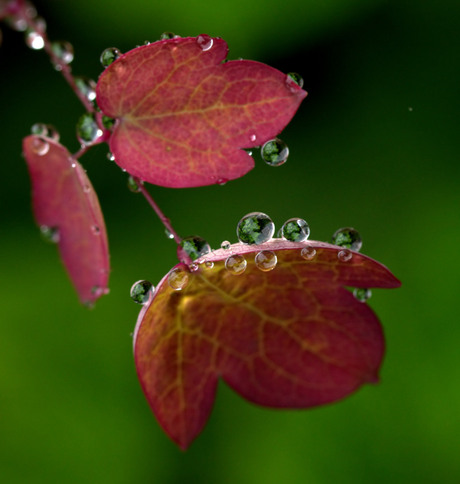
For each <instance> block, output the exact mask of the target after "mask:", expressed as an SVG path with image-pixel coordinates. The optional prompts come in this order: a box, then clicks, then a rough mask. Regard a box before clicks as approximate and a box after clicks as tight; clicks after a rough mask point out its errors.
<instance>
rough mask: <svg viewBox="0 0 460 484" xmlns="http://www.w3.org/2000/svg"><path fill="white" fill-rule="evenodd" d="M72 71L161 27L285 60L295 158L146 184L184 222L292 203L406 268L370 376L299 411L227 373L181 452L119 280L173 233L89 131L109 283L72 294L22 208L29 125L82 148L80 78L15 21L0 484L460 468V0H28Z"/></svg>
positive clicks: (380, 303) (148, 266)
mask: <svg viewBox="0 0 460 484" xmlns="http://www.w3.org/2000/svg"><path fill="white" fill-rule="evenodd" d="M37 7H38V9H39V12H40V13H41V14H42V15H43V16H45V17H46V19H47V21H48V32H49V35H50V38H51V39H54V40H58V39H66V40H69V41H70V42H72V43H73V45H74V47H75V52H76V57H75V61H74V63H73V69H74V73H75V74H84V75H88V76H92V77H94V78H97V76H98V74H99V73H100V71H101V67H100V65H99V54H100V52H101V51H102V50H103V49H104V48H106V47H108V46H117V47H118V48H120V49H121V50H122V51H127V50H129V49H131V48H133V47H134V46H135V45H136V44H141V43H143V42H144V41H145V40H156V39H157V38H158V37H159V35H160V34H161V32H163V31H166V30H169V31H173V32H175V33H177V34H180V35H182V36H188V35H197V34H200V33H203V32H204V33H209V34H211V35H214V36H221V37H223V38H224V39H225V40H226V41H227V42H228V44H229V46H230V54H229V58H232V59H235V58H239V57H243V58H250V59H255V60H259V61H262V62H266V63H268V64H270V65H273V66H274V67H277V68H279V69H280V70H282V71H284V72H289V71H297V72H299V73H301V74H302V75H303V77H304V79H305V88H306V89H307V90H308V91H309V96H308V97H307V99H306V101H305V102H304V103H303V105H302V106H301V107H300V110H299V112H298V114H297V115H296V116H295V118H294V120H293V122H292V123H291V125H290V126H289V127H288V128H286V130H285V131H284V132H283V134H282V138H283V139H284V140H285V141H286V142H287V143H288V145H289V147H290V150H291V155H290V159H289V160H288V162H287V163H286V165H284V166H282V167H280V168H271V167H268V166H266V165H264V163H263V162H262V161H261V160H260V159H258V156H256V157H255V158H256V168H255V169H254V170H253V171H252V172H251V173H250V174H248V175H247V176H246V177H244V178H242V179H240V180H237V181H234V182H231V183H228V184H227V185H226V186H223V187H221V186H215V187H205V188H196V189H184V190H172V189H163V188H158V187H151V193H152V194H153V196H154V197H155V198H156V200H157V202H158V203H159V204H160V205H161V207H163V209H164V211H165V212H166V214H167V215H168V216H169V217H170V218H171V219H172V221H173V222H174V224H175V226H176V229H177V230H178V231H179V233H181V234H182V235H184V236H185V235H190V234H199V235H201V236H202V237H205V238H206V239H208V241H209V242H210V243H211V245H212V246H214V247H216V246H218V245H220V242H221V241H222V240H224V239H229V240H231V241H235V227H236V223H237V222H238V220H239V218H240V217H241V216H242V215H244V214H246V213H247V212H251V211H257V210H260V211H263V212H266V213H268V214H269V215H270V216H271V217H272V218H273V220H274V221H275V223H276V224H277V225H278V226H280V224H282V223H283V222H284V220H286V219H288V218H290V217H294V216H299V217H303V218H305V219H306V220H307V221H308V222H309V224H310V226H311V229H312V236H311V237H312V238H313V239H317V240H326V241H328V240H329V239H330V235H331V234H332V233H333V232H334V231H335V230H336V229H337V228H338V227H343V226H347V225H351V226H354V227H356V228H357V229H358V230H359V231H360V232H361V234H362V236H363V240H364V246H363V252H364V253H366V254H368V255H370V256H372V257H374V258H376V259H378V260H380V261H382V262H383V263H384V264H386V265H387V266H388V267H389V268H390V269H391V270H392V271H393V272H394V273H395V275H397V276H398V277H399V278H400V279H401V280H402V282H403V286H402V288H401V289H398V290H394V291H379V290H375V291H374V294H373V297H372V299H371V300H370V305H371V306H372V307H373V308H374V309H375V311H376V312H377V314H378V315H379V317H380V319H381V321H382V324H383V326H384V328H385V333H386V338H387V344H388V350H387V354H386V358H385V362H384V365H383V369H382V383H381V384H380V385H377V386H367V387H365V388H363V389H362V390H360V391H359V392H357V393H356V394H354V395H352V396H351V397H349V398H348V399H346V400H344V401H343V402H340V403H337V404H333V405H329V406H326V407H322V408H317V409H314V410H306V411H274V410H270V409H264V408H259V407H255V406H253V405H251V404H249V403H247V402H245V401H244V400H242V399H241V398H240V397H239V396H237V395H235V394H234V393H233V392H231V391H230V390H229V389H228V388H226V387H225V386H224V385H220V387H219V392H218V397H217V400H216V404H215V408H214V411H213V414H212V416H211V419H210V421H209V423H208V425H207V427H206V428H205V430H204V432H203V433H202V434H201V436H200V437H199V438H198V439H197V440H196V441H195V442H194V443H193V444H192V446H191V448H190V449H189V450H188V451H187V452H186V453H182V452H181V451H179V450H178V449H177V448H176V447H175V446H174V444H172V443H171V442H170V441H169V440H168V438H167V437H166V436H165V435H164V434H163V432H162V431H161V429H160V428H159V426H158V425H157V423H156V421H155V419H154V417H153V415H152V414H151V412H150V409H149V408H148V406H147V404H146V401H145V400H144V397H143V394H142V392H141V390H140V386H139V384H138V382H137V378H136V374H135V370H134V365H133V359H132V349H131V332H132V331H133V328H134V324H135V321H136V317H137V313H138V309H139V308H138V306H136V305H135V304H134V303H132V302H131V300H130V298H129V295H128V293H129V288H130V286H131V284H132V283H133V282H134V281H136V280H138V279H143V278H145V279H149V280H151V281H152V282H154V283H156V282H158V281H159V279H160V278H161V277H162V275H163V274H164V273H166V272H167V271H168V270H169V268H170V267H171V266H172V265H173V264H174V263H175V248H174V244H173V243H171V241H169V240H167V239H166V237H165V236H164V231H163V229H162V226H161V225H160V223H159V222H158V220H157V219H156V218H155V216H154V214H153V212H152V211H151V210H150V208H149V207H148V205H147V204H146V203H145V201H144V200H143V199H142V197H140V196H138V195H134V194H132V193H130V192H129V191H128V190H127V189H126V175H125V174H124V173H122V172H121V171H120V170H119V169H118V168H117V167H116V166H115V165H114V164H113V163H111V162H109V161H108V160H107V158H106V151H107V150H106V147H102V146H99V147H97V148H95V149H94V150H93V151H92V152H91V153H89V154H88V155H86V156H85V157H84V158H83V159H82V163H83V164H84V166H85V168H86V169H87V170H88V174H89V176H90V178H91V180H92V181H93V183H94V185H95V187H96V189H97V191H98V193H99V197H100V200H101V204H102V207H103V210H104V213H105V216H106V222H107V227H108V231H109V238H110V242H111V261H112V273H111V292H110V295H109V296H107V297H104V298H103V299H102V300H100V302H98V304H97V305H96V307H95V308H94V309H93V310H90V311H88V310H87V309H85V308H83V307H81V306H80V305H79V304H78V302H77V298H76V296H75V294H74V291H73V289H72V287H71V285H70V283H69V281H68V279H67V276H66V275H65V273H64V270H63V268H62V266H61V264H60V262H59V260H58V257H57V254H56V250H55V247H53V246H50V245H47V244H45V243H44V242H42V241H41V240H40V237H39V235H38V230H37V228H36V227H35V224H34V222H33V218H32V215H31V210H30V193H29V192H30V183H29V180H28V175H27V170H26V166H25V163H24V161H23V159H22V158H21V156H20V152H21V138H22V137H23V136H24V135H26V134H27V133H28V132H29V129H30V126H31V125H32V124H33V123H35V122H46V123H51V124H53V125H55V126H56V127H57V128H58V130H59V131H60V133H61V140H62V141H63V143H64V144H66V145H67V146H68V147H69V149H70V150H71V151H76V150H77V147H78V145H77V142H76V139H75V134H74V129H75V128H74V126H75V123H76V120H77V118H78V117H79V116H80V115H81V114H82V113H83V110H82V108H81V107H80V105H79V103H78V101H77V100H76V98H75V96H73V94H72V92H71V91H70V90H69V88H68V87H67V85H66V84H65V83H64V81H63V80H62V79H61V78H60V75H59V74H58V73H57V72H55V71H54V70H53V69H52V67H51V66H50V65H49V61H48V59H47V58H46V56H45V54H44V53H43V52H32V51H30V50H28V49H27V48H26V47H25V45H24V43H23V42H22V35H21V34H19V33H16V32H12V31H7V30H6V29H3V31H4V35H3V37H4V39H3V45H2V46H1V48H0V103H1V121H0V123H1V129H0V144H1V147H2V150H1V155H0V157H1V168H0V169H1V173H2V179H3V185H2V191H1V194H0V197H1V223H0V227H1V229H0V230H1V237H0V261H1V277H0V285H1V288H0V294H1V296H0V297H1V305H0V330H1V338H0V480H1V482H4V483H15V484H16V483H50V482H60V483H61V482H62V483H81V482H91V483H93V482H94V483H106V482H107V483H109V482H110V483H150V482H155V483H165V484H169V483H187V482H199V483H206V484H207V483H222V484H226V483H236V482H237V483H239V484H249V483H256V484H257V483H261V484H262V483H263V484H272V483H273V484H275V483H276V484H278V483H287V484H300V483H302V484H303V483H314V484H329V483H332V482H334V483H335V482H337V483H368V482H372V483H388V482H391V483H431V482H432V483H458V482H460V458H459V455H460V437H459V435H460V416H459V410H460V358H459V354H460V352H459V337H460V324H459V323H460V318H459V311H458V309H457V307H458V303H457V301H458V291H459V289H460V284H459V279H460V276H459V274H460V263H459V253H460V249H459V242H460V224H459V222H460V218H459V212H460V210H459V209H460V203H459V202H460V195H459V163H458V162H459V135H458V130H459V107H460V106H459V104H460V102H459V95H460V92H459V91H460V89H459V81H458V78H459V77H460V62H459V52H460V49H459V37H458V25H459V18H460V3H459V2H458V1H453V0H450V1H449V0H439V1H437V2H431V1H423V0H419V1H404V0H403V1H399V0H389V1H368V0H327V1H326V0H284V1H282V2H281V1H279V0H278V1H274V0H252V1H251V2H249V1H247V0H245V1H243V0H233V1H228V2H216V1H209V0H202V1H201V2H190V1H185V0H176V1H174V2H150V1H142V0H131V1H130V2H123V3H121V2H120V3H118V2H117V3H116V5H114V2H112V1H109V0H100V1H99V2H94V1H92V0H79V1H78V2H61V1H58V0H50V1H42V2H40V3H37Z"/></svg>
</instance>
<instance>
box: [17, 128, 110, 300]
mask: <svg viewBox="0 0 460 484" xmlns="http://www.w3.org/2000/svg"><path fill="white" fill-rule="evenodd" d="M43 143H47V144H48V146H49V148H48V150H47V152H46V153H44V154H41V155H40V154H39V152H37V151H38V150H37V147H39V146H41V145H42V144H43ZM23 152H24V156H25V159H26V161H27V165H28V168H29V173H30V177H31V180H32V204H33V210H34V215H35V219H36V221H37V223H38V225H39V226H41V227H48V228H49V229H51V230H56V236H57V239H58V240H57V242H58V245H59V251H60V255H61V259H62V261H63V263H64V266H65V268H66V269H67V272H68V274H69V276H70V279H71V280H72V282H73V284H74V286H75V289H76V291H77V293H78V297H79V298H80V301H81V302H82V303H84V304H93V303H94V302H95V301H96V299H98V298H99V297H100V296H102V295H103V294H106V293H107V292H108V289H107V283H108V275H109V254H108V242H107V233H106V228H105V223H104V219H103V216H102V212H101V208H100V206H99V201H98V198H97V195H96V193H95V191H94V189H93V187H92V185H91V182H90V181H89V179H88V177H87V176H86V173H85V170H84V169H83V168H82V166H81V165H80V164H79V163H78V162H77V161H76V160H75V159H73V158H72V157H71V155H70V153H69V152H68V151H67V149H66V148H65V147H64V146H62V145H60V144H59V143H56V142H54V141H52V140H51V139H48V138H40V137H38V136H34V135H31V136H27V137H26V138H24V140H23Z"/></svg>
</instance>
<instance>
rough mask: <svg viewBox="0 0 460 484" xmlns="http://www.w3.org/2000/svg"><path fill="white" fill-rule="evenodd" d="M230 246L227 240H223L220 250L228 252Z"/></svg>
mask: <svg viewBox="0 0 460 484" xmlns="http://www.w3.org/2000/svg"><path fill="white" fill-rule="evenodd" d="M231 245H232V244H230V242H229V241H228V240H224V241H223V242H222V243H221V244H220V247H221V249H224V250H228V249H230V246H231Z"/></svg>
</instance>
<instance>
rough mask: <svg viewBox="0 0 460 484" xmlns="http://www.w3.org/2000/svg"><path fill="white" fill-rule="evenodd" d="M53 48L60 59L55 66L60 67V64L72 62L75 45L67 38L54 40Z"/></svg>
mask: <svg viewBox="0 0 460 484" xmlns="http://www.w3.org/2000/svg"><path fill="white" fill-rule="evenodd" d="M51 50H52V51H53V53H54V55H55V56H56V57H57V60H58V62H57V64H56V65H55V67H58V65H60V64H70V63H71V62H72V61H73V46H72V44H71V43H70V42H67V41H65V40H58V41H55V42H52V43H51ZM59 70H60V69H59Z"/></svg>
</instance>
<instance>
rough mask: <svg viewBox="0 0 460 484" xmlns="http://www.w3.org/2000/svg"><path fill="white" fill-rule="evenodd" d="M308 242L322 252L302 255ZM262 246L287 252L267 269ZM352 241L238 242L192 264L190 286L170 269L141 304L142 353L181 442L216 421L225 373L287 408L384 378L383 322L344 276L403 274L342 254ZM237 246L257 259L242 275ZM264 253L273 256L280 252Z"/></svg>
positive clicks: (154, 392)
mask: <svg viewBox="0 0 460 484" xmlns="http://www.w3.org/2000/svg"><path fill="white" fill-rule="evenodd" d="M305 247H307V248H313V249H315V250H316V255H315V257H314V258H313V259H312V260H305V259H304V258H303V257H302V256H301V249H302V248H305ZM262 250H264V251H267V250H268V251H272V252H273V253H275V254H276V256H277V259H278V262H277V265H276V267H275V268H274V269H273V270H271V271H269V272H262V271H261V270H260V269H259V268H258V267H257V266H256V264H255V262H254V260H255V255H256V254H257V253H259V252H260V251H262ZM342 250H343V249H342V248H340V247H337V246H333V245H330V244H325V243H321V242H314V241H310V242H307V243H294V242H286V241H281V240H279V239H274V240H272V241H270V242H267V243H265V244H263V245H258V246H254V245H242V244H235V245H233V246H232V248H231V249H230V250H224V249H219V250H217V251H215V252H212V253H211V254H208V255H206V256H205V257H203V258H202V259H199V260H197V261H195V262H196V263H198V264H199V269H198V270H197V271H195V272H188V273H187V275H188V277H189V283H188V285H186V287H185V288H184V289H182V290H179V291H178V290H173V289H172V288H171V287H170V285H169V284H168V277H165V278H163V280H162V281H161V282H160V283H159V285H158V287H157V289H156V292H155V295H154V296H153V298H152V299H151V300H150V301H149V303H148V304H147V305H146V306H144V308H143V309H142V311H141V313H140V315H139V319H138V323H137V327H136V331H135V336H134V353H135V361H136V367H137V372H138V376H139V379H140V381H141V385H142V388H143V390H144V393H145V395H146V397H147V399H148V401H149V404H150V406H151V408H152V410H153V412H154V413H155V415H156V417H157V419H158V421H159V423H160V425H161V426H162V427H163V429H164V430H165V432H166V433H167V434H168V435H169V436H170V437H171V439H172V440H173V441H174V442H176V443H177V444H178V445H179V446H180V447H181V448H183V449H185V448H186V447H187V446H188V445H189V444H190V442H191V441H192V440H193V439H194V438H195V437H196V436H197V434H198V433H199V432H200V431H201V430H202V428H203V426H204V424H205V423H206V420H207V418H208V416H209V413H210V411H211V407H212V405H213V401H214V398H215V392H216V387H217V381H218V378H219V377H221V378H222V379H223V380H224V381H225V382H226V383H227V384H228V385H230V386H231V387H232V388H233V389H234V390H235V391H237V392H238V393H239V394H241V395H242V396H243V397H245V398H246V399H248V400H250V401H252V402H254V403H257V404H260V405H266V406H270V407H283V408H305V407H311V406H315V405H321V404H324V403H328V402H332V401H335V400H338V399H340V398H343V397H345V396H346V395H348V394H349V393H351V392H353V391H355V390H356V389H357V388H358V387H360V386H361V385H362V384H364V383H368V382H371V383H372V382H376V381H377V379H378V371H379V367H380V364H381V361H382V357H383V353H384V340H383V335H382V328H381V326H380V323H379V321H378V319H377V318H376V316H375V315H374V313H373V312H372V310H371V309H370V308H369V307H368V306H367V304H365V303H363V302H360V301H358V300H357V299H356V298H355V297H354V296H353V294H352V293H351V292H350V291H349V290H347V289H345V288H344V286H353V287H364V288H369V287H385V288H390V287H398V286H399V285H400V283H399V281H398V280H397V279H396V278H395V277H394V276H393V275H392V274H391V272H390V271H389V270H388V269H387V268H386V267H384V266H382V265H381V264H379V263H378V262H376V261H374V260H373V259H370V258H369V257H366V256H364V255H362V254H359V253H357V252H352V257H351V259H350V260H348V261H346V262H343V261H341V260H339V257H338V254H339V253H340V252H341V251H342ZM231 254H235V255H236V254H241V255H243V257H245V259H246V261H247V267H246V270H245V271H244V272H243V273H242V274H241V275H239V276H237V275H234V274H232V273H231V271H229V270H228V269H227V268H226V266H225V260H226V259H227V257H229V255H231ZM265 255H266V254H265ZM269 255H270V254H269ZM205 260H206V261H208V264H205V263H204V261H205ZM258 261H259V262H260V261H262V263H263V264H268V265H267V266H266V267H268V266H269V265H270V257H260V256H259V257H258ZM267 261H268V263H267ZM211 262H213V263H214V266H213V267H212V268H210V267H209V266H210V265H211V264H210V263H211ZM227 265H229V264H227ZM183 267H185V266H181V265H179V266H176V269H179V270H180V269H181V268H183Z"/></svg>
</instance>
